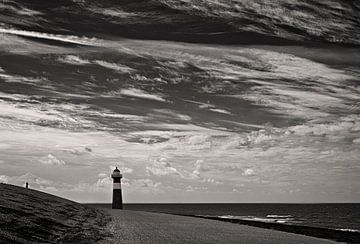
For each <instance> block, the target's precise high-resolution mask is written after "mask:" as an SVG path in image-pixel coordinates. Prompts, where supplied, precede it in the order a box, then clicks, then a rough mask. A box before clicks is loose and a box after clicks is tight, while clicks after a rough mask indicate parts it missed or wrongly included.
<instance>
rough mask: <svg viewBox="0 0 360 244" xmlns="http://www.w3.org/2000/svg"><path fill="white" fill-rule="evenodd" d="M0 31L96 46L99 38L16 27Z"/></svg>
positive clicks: (0, 31) (0, 30)
mask: <svg viewBox="0 0 360 244" xmlns="http://www.w3.org/2000/svg"><path fill="white" fill-rule="evenodd" d="M0 33H3V34H11V35H18V36H25V37H35V38H40V39H48V40H55V41H61V42H67V43H74V44H80V45H86V46H98V45H99V44H100V43H99V40H97V39H96V38H88V37H78V36H73V35H60V34H51V33H41V32H36V31H25V30H16V29H10V28H9V29H5V28H0Z"/></svg>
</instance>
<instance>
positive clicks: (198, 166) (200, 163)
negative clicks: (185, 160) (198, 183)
mask: <svg viewBox="0 0 360 244" xmlns="http://www.w3.org/2000/svg"><path fill="white" fill-rule="evenodd" d="M194 166H195V169H194V171H193V172H192V174H193V175H194V176H195V177H197V178H200V175H201V173H202V172H206V171H208V169H207V168H206V167H205V166H204V160H196V162H195V164H194Z"/></svg>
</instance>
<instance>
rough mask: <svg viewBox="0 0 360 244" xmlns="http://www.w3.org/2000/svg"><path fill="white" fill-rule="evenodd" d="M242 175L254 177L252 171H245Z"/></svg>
mask: <svg viewBox="0 0 360 244" xmlns="http://www.w3.org/2000/svg"><path fill="white" fill-rule="evenodd" d="M243 175H244V176H254V175H255V172H254V170H253V169H245V170H244V172H243Z"/></svg>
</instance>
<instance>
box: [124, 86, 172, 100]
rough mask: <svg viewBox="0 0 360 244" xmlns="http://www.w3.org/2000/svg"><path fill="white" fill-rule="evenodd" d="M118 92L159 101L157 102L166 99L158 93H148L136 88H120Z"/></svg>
mask: <svg viewBox="0 0 360 244" xmlns="http://www.w3.org/2000/svg"><path fill="white" fill-rule="evenodd" d="M119 94H120V95H124V96H128V97H135V98H142V99H148V100H154V101H159V102H165V101H166V100H165V99H164V98H163V97H161V96H159V95H156V94H149V93H147V92H145V91H143V90H140V89H136V88H129V89H121V90H120V92H119Z"/></svg>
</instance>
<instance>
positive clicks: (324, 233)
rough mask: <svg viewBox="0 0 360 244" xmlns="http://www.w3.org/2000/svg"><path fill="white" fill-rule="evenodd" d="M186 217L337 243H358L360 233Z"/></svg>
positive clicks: (216, 218) (279, 224)
mask: <svg viewBox="0 0 360 244" xmlns="http://www.w3.org/2000/svg"><path fill="white" fill-rule="evenodd" d="M181 216H187V217H196V218H202V219H211V220H219V221H223V222H229V223H235V224H241V225H248V226H255V227H260V228H265V229H272V230H278V231H284V232H289V233H295V234H301V235H306V236H313V237H318V238H324V239H328V240H334V241H338V242H346V243H360V233H357V232H346V231H341V230H333V229H326V228H320V227H311V226H301V225H287V224H281V223H264V222H260V221H254V220H242V219H231V218H220V217H215V216H200V215H181Z"/></svg>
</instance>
